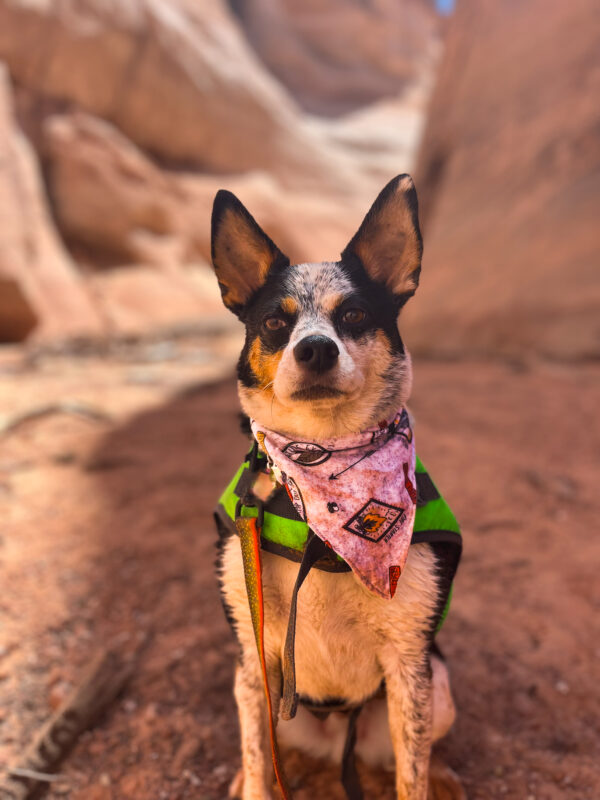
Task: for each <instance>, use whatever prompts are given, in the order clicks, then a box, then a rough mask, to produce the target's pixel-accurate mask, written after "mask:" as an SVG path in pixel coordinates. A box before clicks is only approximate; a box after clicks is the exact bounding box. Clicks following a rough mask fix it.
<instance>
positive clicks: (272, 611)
mask: <svg viewBox="0 0 600 800" xmlns="http://www.w3.org/2000/svg"><path fill="white" fill-rule="evenodd" d="M421 256H422V238H421V233H420V229H419V221H418V207H417V195H416V190H415V187H414V184H413V181H412V179H411V178H410V176H409V175H399V176H397V177H396V178H394V179H393V180H392V181H390V183H388V185H387V186H386V187H385V188H384V189H383V191H382V192H381V193H380V195H379V196H378V197H377V199H376V201H375V202H374V204H373V206H372V207H371V209H370V210H369V212H368V213H367V215H366V217H365V218H364V221H363V222H362V224H361V226H360V228H359V230H358V232H357V233H356V234H355V236H354V237H353V238H352V239H351V241H350V243H349V244H348V246H347V247H346V248H345V250H344V251H343V253H342V256H341V259H340V260H339V261H336V262H322V263H302V264H290V262H289V259H288V258H287V257H286V256H285V255H284V254H283V253H282V252H281V251H280V250H279V248H278V247H277V246H276V245H275V243H274V242H273V241H272V240H271V239H270V238H269V237H268V236H267V234H266V233H264V231H263V230H262V229H261V228H260V226H259V225H258V223H257V222H256V221H255V220H254V218H253V217H252V216H251V215H250V213H249V212H248V211H247V209H246V208H245V207H244V206H243V205H242V203H241V202H240V201H239V200H238V199H237V198H236V197H235V196H234V195H233V194H231V193H230V192H227V191H223V190H222V191H220V192H218V194H217V196H216V198H215V202H214V207H213V215H212V261H213V266H214V270H215V272H216V276H217V279H218V282H219V286H220V289H221V293H222V297H223V302H224V304H225V306H226V307H227V308H228V309H229V310H230V311H232V312H233V313H234V314H236V315H237V316H238V317H239V318H240V320H242V322H243V323H244V325H245V329H246V338H245V344H244V347H243V350H242V352H241V356H240V359H239V363H238V370H237V374H238V388H239V397H240V401H241V406H242V409H243V412H244V413H245V415H247V417H248V418H249V419H250V420H252V426H253V431H254V434H255V439H258V443H262V445H263V446H262V447H261V448H259V447H258V444H255V449H254V455H255V456H257V457H261V458H263V459H264V458H268V460H267V461H266V462H264V461H263V462H262V463H263V466H262V467H261V468H260V469H257V470H256V481H255V482H254V483H253V484H252V493H251V494H252V496H253V497H261V498H262V500H264V501H265V502H266V501H267V500H268V498H269V496H272V495H273V492H274V491H275V490H276V488H277V487H279V488H281V485H282V483H283V484H285V486H286V489H287V493H288V495H289V497H290V500H291V502H293V504H294V507H295V511H297V517H296V519H297V520H305V521H306V524H307V525H311V524H312V516H311V513H310V509H309V511H308V512H307V509H306V508H305V507H304V505H303V499H302V494H303V492H305V490H304V489H303V487H302V486H300V487H298V486H297V485H296V482H294V481H292V478H291V477H290V475H288V474H287V473H286V471H282V469H281V464H279V465H277V464H276V463H274V460H273V457H272V456H273V452H274V449H271V451H270V453H269V452H268V450H269V448H268V447H267V446H266V442H265V436H267V437H268V436H269V435H270V434H268V433H267V434H265V433H264V431H272V437H273V438H274V439H276V440H277V441H279V439H278V438H277V437H283V438H282V441H284V442H288V444H286V445H285V446H283V445H282V447H283V452H284V453H286V452H287V454H288V455H289V454H290V453H291V452H292V451H291V450H290V449H289V447H290V445H289V443H292V444H293V445H294V448H295V449H293V453H292V460H293V461H294V462H296V461H298V462H300V466H302V465H304V466H308V467H311V466H312V465H315V464H319V463H322V462H323V461H324V460H327V459H328V458H330V456H331V451H330V450H327V449H326V448H322V447H321V445H320V444H319V443H320V442H323V441H327V442H332V441H333V442H335V441H337V440H339V441H346V440H347V437H349V436H360V435H362V432H365V431H371V430H373V433H372V434H369V435H372V436H373V441H375V438H376V436H377V430H381V431H383V434H382V435H383V439H386V437H387V439H389V440H390V441H392V444H394V446H396V443H397V442H400V438H402V442H400V445H402V446H403V447H405V448H409V447H410V445H411V440H412V428H411V427H410V421H409V420H408V418H407V417H406V416H405V415H403V416H402V420H403V421H402V422H400V421H399V418H398V416H397V412H398V410H399V409H405V408H406V404H407V401H408V399H409V396H410V391H411V385H412V366H411V358H410V355H409V353H408V352H407V350H406V348H405V346H404V343H403V341H402V338H401V335H400V331H399V318H400V312H401V310H402V308H403V307H404V305H405V304H406V302H407V301H408V300H409V299H410V298H411V297H412V296H413V295H414V293H415V291H416V289H417V286H418V283H419V275H420V271H421ZM395 415H396V417H395ZM394 418H395V419H396V421H395V422H393V421H392V422H390V420H394ZM382 420H384V421H385V424H384V425H382V423H381V421H382ZM378 426H379V428H378ZM402 426H404V427H402ZM261 437H262V438H261ZM386 441H387V440H386ZM299 443H300V444H299ZM400 445H398V446H400ZM386 446H388V445H386ZM389 446H391V445H389ZM286 447H287V448H288V449H287V451H286ZM346 449H348V448H346ZM374 452H375V450H374V448H371V449H370V450H368V451H365V453H364V454H363V455H362V456H361V457H360V458H358V459H357V460H356V463H358V461H361V462H362V463H363V464H364V463H369V459H371V460H372V459H373V458H375V456H373V455H372V454H373V453H374ZM406 452H409V450H408V449H407V450H406ZM342 455H344V454H342ZM281 458H282V460H283V461H285V463H286V464H288V463H289V464H290V465H293V464H292V461H289V460H288V461H286V458H284V457H283V456H282V457H281ZM248 463H250V462H248ZM265 463H266V465H265ZM330 463H331V462H330ZM345 464H346V462H345V461H344V465H345ZM351 467H354V464H353V463H352V464H350V465H349V466H348V467H347V469H348V470H350V468H351ZM325 468H327V465H326V466H325V467H323V469H325ZM404 468H405V475H404V478H402V480H404V479H405V483H404V484H403V487H404V486H405V488H406V492H408V494H409V495H410V497H412V501H413V502H414V505H415V506H416V505H417V497H416V489H415V488H414V486H412V483H414V481H415V476H414V474H413V473H410V472H409V467H408V459H407V464H405V467H404ZM357 469H358V467H357ZM342 471H343V472H346V469H343V470H342ZM306 472H309V470H306ZM339 474H341V472H340V473H339ZM369 474H370V473H369ZM336 477H337V476H336V475H334V473H333V471H332V472H331V474H330V476H329V478H330V479H331V478H336ZM416 479H417V483H418V479H419V475H418V474H417V475H416ZM340 480H341V479H340ZM312 486H313V488H314V490H315V491H316V492H317V494H318V493H319V492H320V491H321V489H320V484H319V481H318V480H317V481H316V482H313V484H312ZM351 486H354V487H356V486H359V487H360V480H359V481H358V482H355V483H354V484H352V485H351ZM291 487H292V488H291ZM384 488H385V487H383V486H382V488H381V490H380V491H381V492H382V491H384ZM389 488H390V487H389V485H388V486H387V489H389ZM392 488H393V487H392ZM327 489H328V491H329V486H328V487H327ZM296 490H297V491H296ZM232 491H233V490H232ZM352 491H353V490H352ZM403 491H404V488H403ZM434 491H435V487H434ZM403 496H404V497H405V500H406V502H404V503H403V504H402V505H403V508H404V507H406V508H408V506H410V505H411V502H410V501H409V500H408V499H407V495H406V493H405V495H403ZM347 497H348V495H347V496H346V499H347ZM438 497H439V495H438ZM240 502H241V501H240ZM256 502H257V503H258V500H257V501H256ZM315 502H316V501H315ZM327 506H328V509H329V511H330V512H332V516H333V512H334V511H335V512H337V511H338V510H339V503H337V502H335V497H334V500H331V501H329V502H328V504H327ZM367 506H368V508H367V507H366V506H365V507H364V508H362V509H361V512H362V516H360V519H359V518H358V517H356V516H355V517H354V518H353V520H350V522H346V524H345V525H343V526H340V528H339V531H338V533H340V535H339V537H338V538H339V541H340V542H342V543H345V542H347V541H351V543H352V546H354V545H355V544H356V543H357V542H358V543H359V544H357V545H356V547H357V548H358V547H360V548H362V547H363V545H364V542H365V541H367V542H369V543H370V542H373V541H374V540H375V538H376V537H375V535H374V534H375V532H376V531H378V530H379V527H380V526H384V527H385V526H388V528H389V530H390V531H391V533H390V534H388V536H392V535H394V534H395V531H401V530H402V531H404V532H405V529H406V524H404V528H402V526H400V523H399V522H398V520H399V519H400V514H399V513H398V514H396V512H390V511H389V510H388V509H389V508H392V507H394V506H392V505H390V504H389V503H384V502H383V501H381V500H374V501H370V505H369V504H367ZM238 508H239V503H238ZM365 509H366V510H365ZM221 510H222V509H221ZM399 511H402V513H404V512H403V509H399ZM394 514H395V516H394ZM238 515H239V511H238ZM225 516H226V515H224V514H222V517H221V521H220V523H219V527H220V529H221V533H222V534H223V537H222V542H221V553H220V558H219V566H218V573H219V579H220V584H221V590H222V597H223V602H224V605H225V608H226V612H227V614H228V617H229V619H230V621H231V623H232V625H233V628H234V631H235V634H236V636H237V639H238V641H239V644H240V653H241V655H240V659H239V662H238V664H237V667H236V672H235V687H234V694H235V699H236V702H237V707H238V712H239V722H240V729H241V749H242V769H241V771H240V773H239V774H238V776H237V777H236V780H235V781H234V783H233V784H232V789H231V796H239V797H241V798H242V800H271V799H272V798H274V797H275V796H276V795H275V794H274V793H273V789H274V783H273V781H274V772H273V763H272V749H273V747H274V746H275V745H274V744H273V743H272V741H271V739H272V735H273V736H275V734H274V733H273V731H272V730H271V728H274V727H275V725H277V731H276V738H277V739H278V740H279V742H280V743H281V744H282V745H284V746H286V747H294V748H299V749H302V750H305V751H306V752H308V753H310V754H311V755H312V756H316V757H319V758H326V759H332V760H334V761H338V762H340V761H342V760H343V759H344V758H346V759H347V760H348V754H349V752H350V751H351V750H352V745H353V744H354V743H355V750H356V753H357V754H358V755H359V756H360V757H361V758H362V759H363V760H364V761H365V762H366V763H368V764H370V765H372V766H379V767H381V768H383V769H390V770H395V781H396V792H397V797H398V798H399V800H426V798H427V797H428V796H429V797H430V798H431V797H447V798H454V800H460V798H464V796H465V795H464V792H463V790H462V788H461V785H460V783H459V781H458V778H457V777H456V776H455V775H454V773H452V772H451V770H449V769H448V768H445V767H444V766H443V765H440V764H437V763H436V762H435V761H432V760H431V748H432V743H433V742H435V741H436V740H438V739H440V738H441V737H443V736H444V735H445V734H446V733H447V732H448V730H449V728H450V727H451V725H452V723H453V721H454V718H455V706H454V703H453V699H452V696H451V693H450V685H449V676H448V670H447V667H446V664H445V662H444V660H443V658H442V657H441V654H440V653H439V651H438V650H437V648H436V646H435V643H434V635H435V629H436V626H437V625H438V624H439V619H440V616H441V610H442V608H443V606H444V604H445V600H446V597H447V595H448V591H449V586H450V584H451V580H452V577H453V575H454V572H455V570H456V566H457V563H458V560H457V558H456V557H455V556H452V557H451V558H450V560H451V561H452V562H453V563H452V564H451V566H450V568H448V566H447V563H446V562H447V560H448V558H447V555H448V550H446V551H444V548H443V547H442V549H441V550H440V549H439V548H438V549H436V546H435V545H434V544H432V543H428V542H427V541H426V540H424V541H420V542H419V541H417V542H414V539H413V544H411V545H410V547H407V548H406V553H405V558H406V560H405V563H404V564H403V565H402V568H400V566H398V567H397V568H396V567H395V566H394V567H392V568H390V582H391V583H390V586H391V588H390V594H389V595H386V599H383V597H382V596H377V595H375V594H373V593H372V592H370V591H368V588H365V584H364V582H361V581H360V580H358V579H357V576H356V574H355V570H354V568H352V569H350V568H347V570H346V571H345V572H336V571H335V570H334V571H328V570H327V569H319V568H317V569H312V570H311V571H310V573H309V574H308V575H307V576H306V578H305V581H304V584H303V588H302V590H301V592H300V593H299V594H298V588H296V595H294V587H295V584H296V581H297V577H298V570H299V568H298V563H297V562H298V561H299V560H300V556H301V555H302V554H299V555H298V557H297V558H287V557H282V555H281V554H280V553H278V552H273V551H269V549H268V548H267V549H265V547H264V546H263V550H262V552H261V554H260V573H261V574H260V587H259V589H260V591H261V592H262V599H261V603H262V605H261V615H262V617H261V619H262V620H263V622H262V624H263V625H264V628H263V629H262V634H261V636H262V644H263V651H262V654H263V656H264V664H263V666H264V674H263V670H262V669H261V663H262V662H261V657H260V647H259V652H258V654H257V633H256V625H257V624H258V623H256V622H255V623H253V616H252V611H251V607H250V605H249V591H250V590H249V589H248V574H247V572H248V569H249V568H248V565H247V563H246V562H245V561H244V556H243V554H242V548H241V547H240V540H239V539H238V537H237V536H235V535H233V534H232V531H233V527H232V526H231V525H229V526H227V525H226V524H224V523H223V519H224V518H225ZM229 516H230V517H231V511H230V513H229ZM338 516H339V515H338ZM225 521H226V522H227V521H229V522H230V521H231V520H225ZM388 521H389V525H388ZM404 522H405V523H406V515H404ZM257 524H258V523H257ZM353 526H354V527H353ZM394 526H396V527H395V528H394ZM409 527H410V526H409ZM336 530H337V529H336ZM318 533H320V536H319V537H315V541H317V539H318V542H319V546H321V539H327V538H328V536H327V535H323V532H322V531H320V532H319V531H318ZM353 534H356V535H353ZM409 534H410V531H409ZM258 535H260V530H259V531H258ZM402 535H404V534H402ZM456 535H457V534H455V536H456ZM397 536H398V538H400V534H397ZM409 538H410V535H409ZM391 541H392V542H393V539H391ZM262 543H263V545H265V546H266V544H268V542H266V540H265V539H264V538H263V540H262ZM329 544H331V543H329ZM409 544H410V542H409ZM371 546H372V545H371V544H367V545H364V547H371ZM306 549H308V545H307V547H306ZM330 552H331V559H333V561H335V562H336V564H337V565H338V566H339V563H340V562H343V559H342V558H340V557H339V556H340V554H339V552H338V551H337V550H336V545H335V544H334V545H333V549H331V551H330ZM349 552H350V551H349ZM356 552H358V553H359V555H360V553H362V552H363V551H362V550H357V551H356ZM369 552H371V551H369ZM453 552H454V551H453ZM352 554H354V550H352V551H351V555H352ZM344 558H345V556H344ZM336 559H337V561H336ZM325 560H326V559H325V558H324V560H323V563H325ZM334 566H335V565H334ZM372 566H373V567H377V566H378V565H377V564H374V565H372ZM256 569H258V562H256ZM386 574H387V573H386ZM392 575H394V578H393V580H392ZM392 583H393V586H392ZM384 588H385V587H384ZM386 591H387V589H386ZM293 597H296V600H295V602H297V603H298V616H297V620H296V619H295V617H294V625H295V627H294V625H292V643H293V647H294V655H295V661H294V664H293V666H294V671H293V678H294V681H295V683H294V685H293V688H294V689H295V690H296V695H297V696H298V697H299V698H300V704H299V706H298V708H297V712H296V713H295V716H294V711H295V710H296V709H295V708H293V710H291V713H288V715H287V716H288V717H292V716H294V718H293V719H286V720H282V719H281V718H280V716H281V715H280V708H281V704H282V684H283V683H285V681H286V680H287V678H285V676H284V667H282V664H283V663H284V661H285V658H288V655H289V654H286V655H284V650H285V649H286V631H287V637H288V641H289V636H290V634H289V625H288V614H289V611H290V604H291V602H292V599H293ZM294 632H295V637H294ZM288 661H289V658H288ZM288 666H289V665H288ZM265 683H266V686H267V688H266V690H265ZM265 691H266V694H265ZM283 691H284V695H285V689H284V690H283ZM288 699H289V698H288ZM283 702H284V704H285V698H284V701H283ZM292 705H293V704H292ZM360 708H362V712H361V714H360V716H358V715H357V713H356V711H357V710H358V709H360ZM290 709H291V705H290V707H289V708H288V712H289V711H290ZM313 712H315V713H316V715H315V713H313ZM319 712H320V713H319ZM349 715H350V717H351V719H352V723H351V724H350V728H349V727H348V725H349V723H348V718H349ZM275 768H276V773H277V763H275ZM346 768H347V769H346V773H347V774H346V778H347V781H346V783H345V786H346V792H347V794H348V796H349V797H361V796H362V794H361V791H360V788H358V787H357V786H356V780H355V775H354V777H352V778H348V775H349V774H350V773H353V772H354V767H353V766H348V764H346ZM278 779H279V776H278ZM279 782H280V787H281V788H282V790H283V791H284V792H286V789H285V788H283V786H282V782H283V779H279ZM348 786H350V788H348ZM428 792H429V795H428ZM287 796H289V795H287Z"/></svg>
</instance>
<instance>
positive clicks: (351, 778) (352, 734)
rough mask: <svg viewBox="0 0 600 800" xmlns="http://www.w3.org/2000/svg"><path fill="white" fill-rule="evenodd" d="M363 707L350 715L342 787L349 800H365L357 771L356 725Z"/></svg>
mask: <svg viewBox="0 0 600 800" xmlns="http://www.w3.org/2000/svg"><path fill="white" fill-rule="evenodd" d="M361 710H362V706H357V707H356V708H354V709H352V711H351V712H350V714H349V715H348V730H347V732H346V742H345V744H344V752H343V754H342V775H341V779H342V786H343V787H344V791H345V792H346V797H347V798H348V800H363V796H364V795H363V791H362V787H361V785H360V778H359V777H358V771H357V769H356V755H355V753H354V748H355V746H356V723H357V721H358V715H359V714H360V712H361Z"/></svg>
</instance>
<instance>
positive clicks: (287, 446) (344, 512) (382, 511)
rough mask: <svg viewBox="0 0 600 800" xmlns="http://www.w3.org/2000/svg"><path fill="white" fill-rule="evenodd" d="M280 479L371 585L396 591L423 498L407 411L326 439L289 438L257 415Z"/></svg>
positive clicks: (384, 593) (382, 591)
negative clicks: (419, 500)
mask: <svg viewBox="0 0 600 800" xmlns="http://www.w3.org/2000/svg"><path fill="white" fill-rule="evenodd" d="M251 424H252V432H253V433H254V436H255V438H256V440H257V442H258V444H259V447H260V449H261V450H262V451H263V452H264V453H265V454H266V455H267V458H268V460H269V466H270V468H271V471H272V473H273V475H274V477H275V479H276V480H277V481H278V482H279V483H282V484H283V485H284V486H285V488H286V490H287V493H288V495H289V496H290V499H291V501H292V503H293V504H294V508H295V509H296V511H297V512H298V514H299V515H300V517H301V518H302V519H303V520H304V521H306V522H307V523H308V525H309V526H310V527H311V528H312V530H313V531H314V532H315V533H316V534H317V536H318V537H319V538H320V539H322V540H323V541H324V542H325V544H327V545H328V546H329V547H331V548H332V549H333V550H335V552H336V553H337V554H338V555H339V556H341V558H343V559H344V561H346V562H347V563H348V564H349V565H350V567H351V568H352V570H353V572H354V574H355V575H356V576H357V578H358V579H359V580H360V581H361V582H362V583H363V584H364V585H365V586H366V587H367V589H369V590H370V591H371V592H374V593H375V594H377V595H379V596H380V597H383V598H386V599H389V598H390V597H393V596H394V593H395V591H396V586H397V584H398V579H399V578H400V574H401V572H402V569H403V567H404V564H405V562H406V558H407V556H408V548H409V547H410V542H411V538H412V530H413V524H414V520H415V510H416V502H417V493H416V488H415V487H416V483H415V460H416V455H415V445H414V438H413V433H412V430H411V427H410V422H409V419H408V414H407V413H406V411H405V410H404V409H402V410H401V411H400V412H399V413H398V414H397V415H396V417H395V418H394V420H393V421H392V422H391V423H387V422H382V423H380V424H379V427H378V428H371V429H369V430H367V431H365V432H364V433H359V434H356V435H353V436H347V437H344V438H342V439H335V440H333V439H331V440H325V441H322V442H318V443H317V442H303V441H297V440H293V439H288V438H287V437H285V436H282V435H281V434H279V433H276V432H275V431H271V430H268V429H267V428H265V427H264V425H259V424H258V422H256V420H252V423H251Z"/></svg>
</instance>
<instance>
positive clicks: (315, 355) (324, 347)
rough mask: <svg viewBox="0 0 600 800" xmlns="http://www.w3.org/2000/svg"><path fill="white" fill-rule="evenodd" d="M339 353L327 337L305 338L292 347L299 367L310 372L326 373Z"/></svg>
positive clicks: (334, 344) (331, 340) (335, 345)
mask: <svg viewBox="0 0 600 800" xmlns="http://www.w3.org/2000/svg"><path fill="white" fill-rule="evenodd" d="M339 354H340V351H339V350H338V346H337V344H336V343H335V342H334V341H333V339H329V338H328V337H327V336H306V337H305V338H304V339H301V340H300V341H299V342H298V344H297V345H296V346H295V347H294V357H295V359H296V361H297V362H298V364H300V366H301V367H305V368H306V369H309V370H311V372H327V370H329V369H331V368H332V367H333V366H334V365H335V362H336V361H337V359H338V356H339Z"/></svg>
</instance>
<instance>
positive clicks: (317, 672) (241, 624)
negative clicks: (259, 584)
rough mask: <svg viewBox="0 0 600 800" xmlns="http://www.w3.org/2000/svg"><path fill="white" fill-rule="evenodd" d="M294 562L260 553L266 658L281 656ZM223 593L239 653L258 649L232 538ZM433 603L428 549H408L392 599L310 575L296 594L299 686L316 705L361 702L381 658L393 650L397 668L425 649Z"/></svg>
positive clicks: (332, 576)
mask: <svg viewBox="0 0 600 800" xmlns="http://www.w3.org/2000/svg"><path fill="white" fill-rule="evenodd" d="M297 573H298V564H296V563H294V562H291V561H288V560H287V559H284V558H281V557H278V556H275V555H272V554H270V553H263V587H264V601H265V643H266V649H267V657H269V656H271V657H276V658H279V659H280V658H281V657H282V654H283V646H284V642H285V636H286V631H287V623H288V615H289V608H290V601H291V595H292V590H293V586H294V582H295V580H296V576H297ZM223 589H224V593H225V599H226V601H227V602H228V604H229V605H230V607H231V608H232V611H233V616H234V618H235V619H236V622H237V632H238V637H239V638H240V641H241V644H242V647H243V648H244V650H246V648H248V647H251V648H255V644H254V635H253V632H252V626H251V622H250V616H249V611H248V600H247V597H246V593H245V588H244V579H243V566H242V562H241V555H240V546H239V541H238V540H237V538H232V539H230V540H229V542H228V543H227V545H226V548H225V552H224V560H223ZM436 600H437V583H436V578H435V558H434V556H433V554H432V553H431V551H430V548H429V547H428V546H427V545H416V546H413V547H411V549H410V554H409V557H408V560H407V562H406V566H405V569H404V572H403V575H402V577H401V579H400V581H399V583H398V589H397V592H396V595H395V597H394V599H393V600H382V599H380V598H378V597H375V596H373V595H371V594H370V593H368V592H367V591H366V590H365V589H364V588H363V587H362V586H361V585H360V584H359V583H358V582H357V580H356V579H355V578H354V576H353V575H352V574H351V573H329V572H324V571H322V570H318V569H313V570H312V571H311V572H310V573H309V575H308V577H307V578H306V580H305V582H304V584H303V585H302V588H301V589H300V592H299V595H298V614H297V625H296V642H295V653H296V682H297V690H298V692H299V694H300V695H301V696H303V697H305V698H310V699H311V700H313V701H324V700H333V699H343V700H346V701H349V702H360V701H362V700H364V699H365V698H366V697H369V696H370V695H372V694H374V693H375V692H376V691H377V689H378V688H379V686H380V684H381V681H382V679H383V673H382V670H381V667H380V658H379V656H380V654H381V652H382V649H383V648H387V647H393V648H394V652H395V653H396V654H397V658H398V662H399V667H400V666H401V662H402V660H403V654H406V653H414V652H415V648H421V647H423V646H424V639H425V630H426V628H427V625H428V620H429V619H430V618H431V615H432V614H433V611H434V608H435V604H436Z"/></svg>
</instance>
